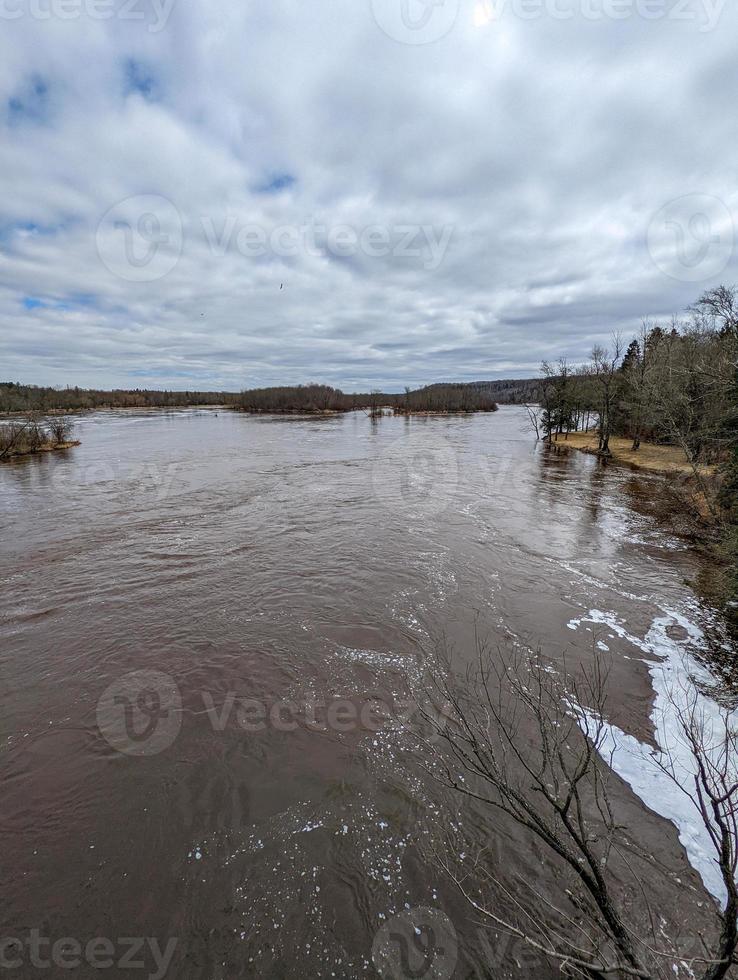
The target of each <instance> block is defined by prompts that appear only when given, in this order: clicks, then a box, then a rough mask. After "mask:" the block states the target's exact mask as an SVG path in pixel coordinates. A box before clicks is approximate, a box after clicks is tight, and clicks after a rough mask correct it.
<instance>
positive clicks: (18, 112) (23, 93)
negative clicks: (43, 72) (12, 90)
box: [7, 75, 50, 126]
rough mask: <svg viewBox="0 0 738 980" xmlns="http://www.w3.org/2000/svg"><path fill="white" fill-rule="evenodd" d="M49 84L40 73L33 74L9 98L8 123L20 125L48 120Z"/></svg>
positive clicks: (37, 123) (41, 122)
mask: <svg viewBox="0 0 738 980" xmlns="http://www.w3.org/2000/svg"><path fill="white" fill-rule="evenodd" d="M49 101H50V100H49V84H48V82H46V81H45V80H44V79H43V78H41V76H40V75H32V76H31V77H30V78H29V79H28V81H27V82H26V83H25V84H24V85H22V86H21V87H20V88H19V89H18V91H17V92H16V94H15V95H13V96H11V97H10V98H9V99H8V104H7V115H8V124H9V125H11V126H20V125H22V124H23V123H25V122H30V123H35V124H36V125H39V124H43V123H45V122H48V118H49V109H50V105H49Z"/></svg>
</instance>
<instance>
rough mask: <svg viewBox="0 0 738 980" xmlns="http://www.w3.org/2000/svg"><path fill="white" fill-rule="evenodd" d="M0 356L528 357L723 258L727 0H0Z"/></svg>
mask: <svg viewBox="0 0 738 980" xmlns="http://www.w3.org/2000/svg"><path fill="white" fill-rule="evenodd" d="M0 21H2V23H0V129H1V130H2V132H1V137H0V180H2V185H3V186H2V190H3V193H2V195H0V318H1V322H2V333H1V334H0V379H2V380H18V381H24V382H28V383H39V384H58V385H64V384H78V385H81V386H97V387H111V386H121V387H142V386H150V387H172V388H182V389H184V388H195V387H199V388H226V389H230V390H238V389H240V388H243V387H252V386H256V385H262V384H274V383H296V382H300V381H310V380H320V381H326V382H328V383H331V384H336V385H338V386H340V387H343V388H344V389H345V390H366V389H367V388H369V387H379V388H383V389H385V390H393V389H394V390H398V389H401V388H402V386H403V385H404V384H406V383H408V384H413V385H414V384H420V383H425V382H428V381H434V380H474V379H480V378H499V377H516V376H517V377H524V376H531V375H535V374H536V373H537V369H538V365H539V363H540V361H541V359H542V358H544V357H554V356H557V355H558V354H559V353H563V354H566V355H568V356H569V357H570V358H572V359H574V360H578V359H582V358H583V357H585V356H586V353H587V351H588V349H589V348H590V347H591V345H592V343H593V342H594V341H598V340H602V339H606V338H607V337H608V335H609V334H610V333H611V331H612V330H613V329H618V328H619V329H622V330H625V331H630V330H634V329H635V328H636V327H637V325H638V321H639V319H640V317H641V316H643V315H650V316H669V315H670V314H671V313H672V312H678V311H680V310H682V309H683V308H684V307H685V306H686V305H687V304H688V303H689V302H690V301H691V300H692V299H694V298H696V296H697V295H698V294H699V292H700V291H701V290H702V289H703V288H704V287H705V286H709V285H712V284H714V283H717V282H720V281H731V282H733V281H738V258H737V256H736V252H735V249H734V227H733V222H734V221H735V222H736V224H737V225H738V218H737V217H736V216H737V215H738V181H737V180H736V175H737V174H738V112H736V102H737V96H738V85H737V82H738V58H736V40H735V39H736V37H737V36H738V9H736V4H735V3H734V2H733V0H480V2H477V0H341V2H339V0H309V2H305V0H299V2H298V0H269V2H259V3H257V2H254V0H218V2H217V3H214V2H205V0H0Z"/></svg>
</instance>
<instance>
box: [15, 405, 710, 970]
mask: <svg viewBox="0 0 738 980" xmlns="http://www.w3.org/2000/svg"><path fill="white" fill-rule="evenodd" d="M75 435H76V437H77V438H79V439H81V441H82V444H81V445H80V446H79V447H78V448H76V449H73V450H70V451H68V452H63V453H58V454H48V455H44V456H42V457H37V458H30V459H22V460H20V459H19V460H14V461H12V462H9V463H6V464H4V465H3V466H2V467H0V523H1V525H2V527H1V533H2V538H1V541H2V544H1V551H2V566H1V568H0V578H1V581H2V592H1V593H0V631H1V632H0V637H1V640H0V643H1V645H0V734H1V735H2V746H1V749H0V792H1V794H2V797H1V799H2V803H1V807H0V827H1V828H2V849H1V853H0V864H1V865H2V889H1V892H0V908H1V909H2V916H1V918H0V925H1V929H0V935H1V936H3V937H11V938H14V939H15V938H17V939H19V940H20V941H21V942H23V943H25V946H24V947H23V949H22V950H20V948H19V947H15V946H8V947H7V948H5V954H6V957H7V958H8V959H9V960H12V961H13V962H16V954H17V956H18V959H19V962H20V963H21V965H20V966H17V967H14V969H8V970H7V973H8V976H23V977H26V976H39V977H42V976H53V975H59V976H69V975H70V973H71V974H72V975H74V976H81V977H86V976H100V975H101V970H102V975H105V974H106V972H107V975H111V976H130V977H133V978H135V977H139V976H141V977H144V976H159V975H166V976H169V977H183V978H190V977H193V978H201V977H202V978H208V980H209V978H213V980H215V978H221V977H222V978H226V977H228V978H230V977H250V976H269V977H285V978H287V977H334V976H335V977H356V976H377V965H378V963H379V964H380V968H382V967H381V957H380V958H379V959H377V958H376V956H375V958H374V959H373V955H372V954H373V949H374V950H375V953H376V948H377V947H376V940H377V935H378V933H379V932H380V931H381V930H382V929H383V927H385V926H386V923H388V922H390V921H391V920H392V919H393V916H396V915H398V914H401V915H402V914H405V915H406V918H407V915H413V914H414V912H413V910H415V909H417V908H421V909H424V910H426V911H425V913H424V914H425V915H426V919H427V917H428V916H429V915H431V916H432V914H433V913H431V912H428V911H427V910H428V909H435V910H440V912H441V913H442V916H443V917H445V918H443V919H442V920H438V923H437V924H436V925H437V928H436V933H439V931H440V932H443V930H444V928H446V925H444V924H445V923H450V924H451V927H452V929H453V937H452V936H451V935H448V936H446V942H445V945H446V952H445V954H444V955H445V956H446V957H447V958H448V957H452V958H453V962H452V963H451V964H450V965H449V963H448V962H447V961H444V962H442V963H440V965H438V966H437V968H436V972H433V969H431V971H430V972H427V973H425V972H423V970H422V967H421V968H417V965H416V966H415V967H413V968H408V969H407V970H406V972H404V973H403V972H402V971H401V970H400V972H399V973H398V972H397V969H396V970H395V973H396V975H398V976H425V975H427V976H450V975H451V973H450V972H449V970H451V971H454V972H453V975H454V976H456V977H472V976H479V977H485V976H495V977H497V976H499V977H504V976H513V975H517V976H521V975H523V976H536V977H545V976H549V975H551V976H553V975H555V971H554V970H553V968H552V967H550V966H547V965H546V964H543V963H540V962H536V961H535V959H531V958H530V956H528V958H527V959H526V957H525V955H524V951H522V952H521V950H519V949H515V948H513V947H511V946H510V944H509V942H508V943H506V941H504V940H503V939H501V938H500V937H494V936H492V937H490V936H486V937H485V935H483V934H480V932H479V931H478V929H477V926H476V924H475V922H474V917H473V916H472V915H471V912H470V909H469V908H468V907H467V906H466V905H465V904H464V903H463V902H461V901H460V899H459V897H458V894H457V892H456V890H455V889H454V888H453V887H452V886H451V885H450V884H449V882H448V880H447V879H446V877H445V875H444V874H443V872H442V870H441V868H440V867H439V866H438V864H437V863H434V862H433V860H432V858H429V856H428V853H429V852H428V849H427V848H424V847H423V846H421V845H424V844H425V845H427V844H430V845H431V846H430V850H431V852H432V850H433V843H434V840H437V844H438V846H439V847H444V848H448V846H449V845H448V842H447V841H446V839H445V838H444V837H443V835H441V834H438V836H437V837H436V835H437V827H438V820H439V814H442V812H443V811H442V809H441V808H442V804H443V803H444V802H446V803H447V802H448V801H447V800H444V799H443V796H444V791H443V790H442V789H441V788H439V787H436V786H433V785H428V784H424V782H423V778H422V775H420V776H419V775H418V772H417V770H413V774H412V775H409V774H408V769H407V766H406V765H405V764H404V763H405V760H404V759H403V758H402V755H403V751H402V742H401V741H398V739H394V741H392V742H390V740H389V739H388V738H385V737H384V733H383V731H380V732H379V734H378V733H377V732H376V731H375V729H376V728H377V727H378V725H377V716H376V714H372V711H375V710H377V709H376V705H377V703H378V699H380V700H381V701H382V703H383V704H384V705H389V706H390V708H391V709H392V710H394V711H396V712H397V713H398V714H399V713H400V710H401V709H400V707H399V706H400V704H401V702H400V700H399V699H401V698H408V697H409V698H412V695H413V690H414V684H415V683H416V682H417V677H418V671H419V670H420V669H422V664H423V662H424V659H425V658H427V657H428V655H429V652H431V651H433V650H434V648H436V647H437V646H438V645H440V644H445V645H446V646H447V647H448V648H449V649H451V651H452V656H453V657H456V658H458V659H459V660H460V661H464V659H465V658H469V657H470V656H471V655H472V653H473V649H474V635H475V630H476V631H477V633H478V634H482V635H483V636H484V637H485V638H486V639H487V641H488V642H489V644H490V646H491V648H493V649H494V648H497V647H500V648H503V647H504V648H506V649H512V648H514V647H515V645H519V646H520V647H521V648H522V647H526V646H529V647H532V648H534V649H535V648H537V647H541V649H542V650H543V652H544V653H545V655H546V656H548V657H550V658H552V659H553V660H558V661H563V659H564V658H565V657H566V658H567V660H568V662H569V663H570V664H572V663H574V664H576V663H587V662H591V661H592V658H593V657H596V656H599V655H604V653H605V650H604V648H605V647H607V648H608V649H607V655H608V657H609V658H610V659H611V661H612V667H611V669H612V678H611V683H612V685H613V694H612V696H611V701H610V711H611V713H612V717H611V718H610V719H609V720H610V721H613V722H614V723H616V724H617V725H619V726H620V727H621V728H622V729H624V730H625V731H627V732H630V733H632V734H634V735H636V736H637V737H638V738H639V739H640V740H641V741H648V740H649V739H650V738H652V737H653V732H652V729H651V726H650V722H649V712H650V705H651V686H650V681H649V674H648V670H647V667H646V665H644V663H643V657H642V654H641V652H640V651H639V650H637V649H634V647H633V644H632V643H629V642H628V640H627V639H625V638H624V637H623V636H621V635H618V634H617V632H614V631H613V630H612V629H611V628H609V627H608V626H607V625H606V624H599V625H598V624H597V623H587V624H586V625H585V623H582V624H581V625H580V626H579V627H578V628H574V627H573V626H572V621H575V620H577V619H581V618H582V617H585V616H586V615H587V613H588V612H589V611H590V610H593V609H594V610H600V611H604V612H605V613H606V614H607V616H608V617H610V618H611V620H612V619H613V618H614V620H616V621H617V622H618V623H620V624H622V625H623V628H624V629H627V632H628V633H629V634H632V635H635V636H638V637H643V636H645V634H646V632H647V630H648V628H649V625H650V624H651V623H652V622H653V621H654V619H655V618H656V617H658V616H659V615H662V614H663V610H664V609H675V610H681V612H682V613H684V614H685V615H688V616H689V617H691V619H692V620H695V621H700V620H701V619H702V620H704V621H705V622H708V621H712V622H714V614H713V613H712V612H711V610H709V609H706V608H705V607H704V606H702V605H701V604H700V603H699V602H698V600H697V599H696V597H695V596H694V594H693V593H692V591H691V590H690V587H689V586H688V585H687V584H686V582H687V581H689V580H692V579H694V577H695V575H696V574H697V572H698V566H697V559H696V558H695V556H694V555H693V554H691V553H690V551H689V550H688V548H687V547H686V545H685V544H684V543H683V542H680V541H679V540H678V539H677V538H675V537H674V536H673V535H672V534H671V533H670V532H669V529H668V528H665V527H664V526H662V525H659V524H658V523H657V522H656V520H655V519H654V518H653V517H652V516H649V515H648V513H646V512H645V511H646V509H647V508H644V507H641V506H639V502H641V503H643V502H645V503H647V502H648V500H649V499H650V498H652V497H653V496H654V495H656V494H658V485H659V484H658V477H656V476H651V475H638V474H634V473H633V472H632V471H630V470H627V469H622V468H616V467H612V466H611V467H603V466H602V465H601V464H600V463H599V462H598V461H597V460H595V459H594V458H592V457H590V456H586V455H583V454H579V453H576V452H571V453H556V452H554V451H552V450H550V449H547V447H545V446H542V445H541V444H538V445H536V444H535V442H534V441H533V439H532V437H531V435H530V433H529V432H526V430H525V413H524V411H523V410H521V409H519V408H514V407H509V408H502V409H501V410H500V411H499V412H498V413H497V414H496V415H491V416H490V415H483V416H474V417H469V418H463V417H451V418H397V419H396V418H383V419H381V420H379V421H376V422H374V421H371V420H369V419H368V418H367V417H366V416H365V415H364V414H363V413H352V414H349V415H345V416H336V417H328V418H320V419H314V418H300V417H298V418H295V417H290V418H283V417H268V416H264V417H247V416H241V415H236V414H232V413H229V412H226V411H220V412H214V411H206V410H202V411H199V410H193V411H179V412H171V413H168V412H162V411H157V412H143V411H142V412H138V411H135V412H134V411H132V412H105V413H97V414H93V415H89V416H85V417H82V418H79V419H77V420H75ZM682 632H683V631H682ZM672 633H673V635H674V638H675V641H676V642H678V641H679V638H680V635H681V634H680V633H679V630H678V629H675V628H674V629H673V630H672ZM598 644H599V646H598ZM402 705H403V706H405V707H406V704H405V702H404V701H403V702H402ZM403 710H404V708H403ZM414 723H415V722H414V720H413V719H412V718H411V719H410V721H409V722H408V725H409V726H410V727H411V728H412V725H413V724H414ZM380 724H381V722H380ZM620 792H621V805H622V807H623V812H625V813H626V814H627V816H628V818H629V819H630V820H632V821H633V822H635V823H636V824H637V826H638V828H639V830H638V832H639V834H640V835H641V836H642V839H643V840H644V841H645V843H646V846H647V847H648V848H650V850H651V851H652V853H653V855H654V860H655V861H656V862H657V863H658V865H659V868H660V869H661V870H662V872H663V874H664V875H665V876H667V877H668V876H672V880H676V879H677V878H678V879H679V881H680V882H681V883H682V886H681V887H682V892H683V895H684V910H683V915H684V916H687V917H689V916H690V915H691V914H692V912H691V911H690V910H691V909H692V908H693V903H694V902H696V901H697V900H699V901H700V902H701V903H704V902H709V899H708V898H707V897H706V894H705V892H704V891H703V890H702V885H701V881H700V878H699V876H698V875H697V874H696V872H695V871H694V870H693V869H692V868H691V867H690V865H689V864H688V862H687V860H686V857H685V854H684V851H683V849H682V847H681V845H680V844H679V841H678V839H677V834H676V830H675V828H674V827H673V825H672V824H671V823H669V822H668V821H666V820H664V819H662V818H660V817H657V816H655V815H653V814H651V813H649V811H648V810H647V809H646V808H645V806H644V805H643V804H642V803H641V801H640V800H638V798H637V797H636V796H635V795H634V794H633V793H632V792H631V791H630V789H629V788H628V787H627V786H625V784H621V791H620ZM436 804H437V805H436ZM441 819H442V817H441ZM466 819H467V823H468V826H469V833H470V835H471V836H472V837H473V838H476V839H477V841H478V842H480V843H481V844H483V845H484V846H486V847H487V849H488V853H489V854H490V855H492V859H493V860H494V862H496V867H497V870H498V872H499V873H500V874H502V875H503V876H508V877H509V879H510V880H513V879H517V876H519V875H522V876H524V877H527V878H528V879H529V880H532V881H533V882H534V883H535V887H537V888H540V889H541V891H542V892H545V891H546V889H548V888H555V880H556V875H555V872H554V870H553V868H552V867H551V866H550V864H549V863H548V859H547V857H546V855H545V854H542V853H541V852H540V849H539V848H537V847H535V846H534V845H533V844H532V843H531V842H530V841H529V840H527V839H526V838H525V837H524V836H523V835H522V834H521V833H520V832H518V831H516V830H515V829H514V828H511V827H509V826H507V825H505V824H504V823H502V822H500V821H499V820H490V819H489V818H487V820H486V822H485V820H484V818H483V816H482V815H480V814H477V813H471V812H469V813H468V814H467V815H466ZM453 857H454V859H455V860H459V861H463V860H464V858H462V857H461V855H460V854H455V855H453ZM665 894H666V892H665ZM675 914H676V913H675ZM680 914H682V913H680ZM34 931H36V933H35V934H36V935H37V936H38V937H39V939H40V941H41V942H43V941H44V940H46V941H47V944H46V945H45V946H41V947H39V948H38V949H37V950H36V951H35V953H33V957H32V952H33V951H32V950H31V946H30V945H29V941H30V940H29V937H32V935H33V934H34ZM411 932H412V930H411ZM64 937H69V938H71V939H73V940H74V941H76V943H77V944H78V945H79V947H80V949H81V950H82V953H80V954H79V955H77V958H76V960H75V959H74V957H75V951H74V948H72V949H71V952H69V953H68V955H69V957H70V962H74V963H75V966H74V968H72V969H65V968H64V967H62V966H60V965H59V964H58V963H57V962H51V961H50V959H49V957H50V956H51V952H50V948H51V944H52V943H53V942H55V941H57V940H60V939H62V938H64ZM126 937H132V938H133V939H136V937H138V943H137V944H136V949H131V948H130V947H131V945H132V944H131V943H129V944H128V945H126V941H125V940H126ZM410 938H411V939H412V936H411V937H410ZM93 939H99V940H101V942H102V944H101V945H99V946H98V947H95V949H94V950H93V951H92V952H91V951H90V949H89V946H88V945H87V944H88V943H89V942H90V940H93ZM172 940H176V943H175V944H174V946H173V953H172V956H171V958H170V959H166V958H165V957H164V956H163V955H162V956H159V955H158V953H159V952H161V951H164V950H165V949H166V948H167V943H168V942H170V941H172ZM154 941H156V943H158V944H159V945H158V946H157V948H156V951H155V950H154V948H153V943H154ZM454 944H456V946H455V948H454V949H453V950H452V949H451V946H452V945H454ZM31 945H32V943H31ZM157 951H158V952H157ZM62 955H63V954H62V953H61V952H60V951H58V950H57V954H56V959H57V960H58V959H59V958H60V956H62ZM34 957H35V960H36V961H38V963H42V962H49V963H50V965H46V966H43V965H37V963H35V962H33V961H32V959H33V958H34ZM44 957H46V959H44ZM126 958H127V959H126ZM165 960H166V961H165ZM132 963H133V964H134V965H131V964H132ZM165 968H166V969H165ZM386 969H390V968H389V967H386ZM2 972H6V971H2ZM387 975H391V972H390V973H388V974H387Z"/></svg>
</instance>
